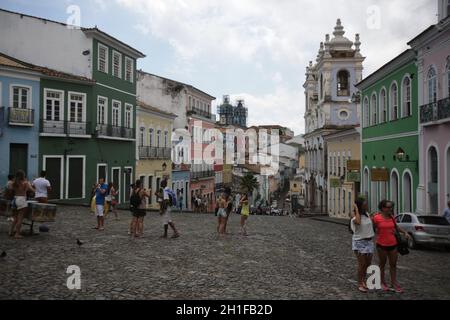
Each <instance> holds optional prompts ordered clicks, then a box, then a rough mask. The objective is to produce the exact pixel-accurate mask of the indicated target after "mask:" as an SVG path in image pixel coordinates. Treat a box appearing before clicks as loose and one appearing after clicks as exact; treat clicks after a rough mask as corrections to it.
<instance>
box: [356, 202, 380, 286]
mask: <svg viewBox="0 0 450 320" xmlns="http://www.w3.org/2000/svg"><path fill="white" fill-rule="evenodd" d="M351 227H352V231H353V238H352V250H353V252H354V253H355V255H356V258H357V259H358V290H359V291H361V292H363V293H367V292H368V288H367V285H366V275H367V268H369V266H370V265H371V264H372V258H373V253H374V252H375V246H374V244H373V237H374V236H375V233H374V231H373V224H372V220H371V219H370V216H369V214H368V213H367V202H366V201H365V200H364V199H358V200H356V202H355V204H354V205H353V219H352V221H351Z"/></svg>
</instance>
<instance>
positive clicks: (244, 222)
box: [239, 194, 250, 236]
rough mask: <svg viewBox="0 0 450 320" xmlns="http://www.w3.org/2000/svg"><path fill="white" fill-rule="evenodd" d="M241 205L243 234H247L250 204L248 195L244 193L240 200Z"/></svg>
mask: <svg viewBox="0 0 450 320" xmlns="http://www.w3.org/2000/svg"><path fill="white" fill-rule="evenodd" d="M239 206H240V208H241V234H242V235H243V236H247V219H248V217H249V216H250V207H249V205H248V197H247V195H246V194H245V195H243V196H242V198H241V200H240V201H239Z"/></svg>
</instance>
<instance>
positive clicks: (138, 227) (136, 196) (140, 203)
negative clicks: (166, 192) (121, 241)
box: [130, 180, 151, 238]
mask: <svg viewBox="0 0 450 320" xmlns="http://www.w3.org/2000/svg"><path fill="white" fill-rule="evenodd" d="M150 195H151V193H149V192H147V190H145V189H144V188H142V181H141V180H137V181H136V183H135V184H134V188H133V191H132V193H131V197H130V205H131V208H132V212H133V220H132V221H131V226H130V234H131V235H134V236H135V237H136V238H139V237H142V236H144V218H145V216H146V215H147V212H146V209H147V198H149V197H150Z"/></svg>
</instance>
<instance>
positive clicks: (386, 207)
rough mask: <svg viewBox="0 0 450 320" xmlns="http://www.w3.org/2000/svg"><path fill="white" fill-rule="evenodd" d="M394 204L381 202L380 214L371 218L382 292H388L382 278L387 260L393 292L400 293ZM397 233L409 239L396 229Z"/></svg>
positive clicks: (407, 235) (401, 230)
mask: <svg viewBox="0 0 450 320" xmlns="http://www.w3.org/2000/svg"><path fill="white" fill-rule="evenodd" d="M393 207H394V204H393V203H392V202H391V201H387V200H383V201H381V203H380V205H379V209H380V212H378V213H377V214H376V215H375V216H374V217H373V225H374V227H375V233H376V237H377V240H376V241H377V249H378V260H379V263H380V271H381V287H382V289H383V291H388V290H389V288H388V287H387V285H386V281H385V278H384V267H385V265H386V261H387V260H388V259H389V267H390V273H391V284H392V287H393V288H394V290H395V292H397V293H402V292H403V289H402V288H401V287H400V285H399V284H398V282H397V260H398V251H397V245H398V244H397V239H396V238H395V227H396V223H395V220H394V219H395V218H394V216H393V214H392V213H393ZM397 228H398V230H399V232H401V233H403V234H405V236H406V237H407V238H409V234H408V233H407V232H406V231H404V230H403V229H401V228H400V227H398V226H397Z"/></svg>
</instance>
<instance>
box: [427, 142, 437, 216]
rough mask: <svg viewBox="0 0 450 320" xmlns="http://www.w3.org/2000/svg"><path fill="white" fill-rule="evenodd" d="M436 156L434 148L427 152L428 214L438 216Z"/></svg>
mask: <svg viewBox="0 0 450 320" xmlns="http://www.w3.org/2000/svg"><path fill="white" fill-rule="evenodd" d="M438 165H439V163H438V154H437V150H436V148H435V147H431V148H430V149H429V151H428V170H427V171H428V184H427V185H428V192H427V193H428V206H427V207H428V212H427V213H428V214H438V206H439V204H438V203H439V195H438V186H439V167H438Z"/></svg>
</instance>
